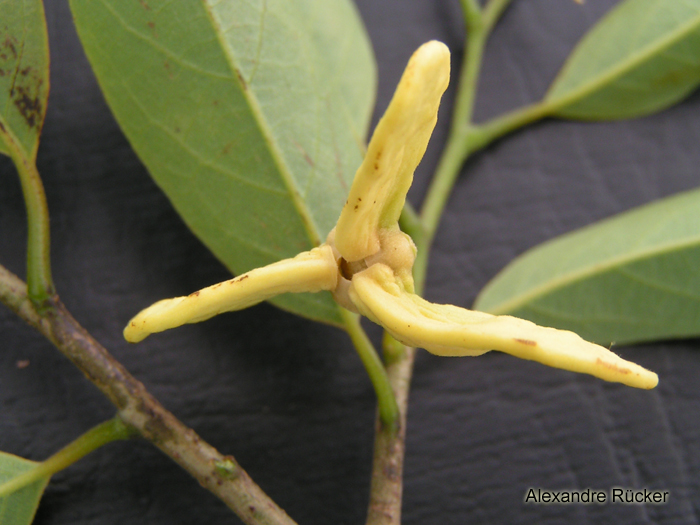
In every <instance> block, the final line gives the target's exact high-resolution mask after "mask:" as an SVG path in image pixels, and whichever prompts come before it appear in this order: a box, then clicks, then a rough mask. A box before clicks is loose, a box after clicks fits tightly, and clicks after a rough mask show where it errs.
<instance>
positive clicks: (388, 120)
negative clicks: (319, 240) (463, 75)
mask: <svg viewBox="0 0 700 525" xmlns="http://www.w3.org/2000/svg"><path fill="white" fill-rule="evenodd" d="M449 80H450V52H449V50H448V49H447V46H445V44H443V43H441V42H437V41H431V42H428V43H426V44H423V45H422V46H421V47H419V48H418V50H417V51H416V52H415V53H414V54H413V56H412V57H411V59H410V60H409V62H408V65H407V66H406V70H405V71H404V74H403V76H402V77H401V81H400V82H399V85H398V87H397V88H396V92H395V93H394V97H393V98H392V100H391V103H390V104H389V107H388V108H387V110H386V113H384V116H383V117H382V119H381V120H380V121H379V124H377V128H376V129H375V130H374V134H373V135H372V140H371V141H370V143H369V146H368V147H367V155H366V156H365V159H364V161H363V163H362V165H361V166H360V168H359V169H358V170H357V173H356V174H355V179H354V181H353V183H352V187H351V188H350V194H349V196H348V200H347V202H346V204H345V207H344V208H343V211H342V213H341V214H340V218H339V219H338V224H337V226H336V234H335V236H336V241H335V243H336V244H335V245H336V248H337V249H338V251H339V252H340V254H341V255H342V256H343V258H344V259H345V260H346V261H348V262H353V261H359V260H361V259H364V258H365V257H369V256H370V255H373V254H375V253H376V252H377V251H378V250H379V248H380V245H379V243H380V241H379V234H378V232H379V230H380V229H384V228H394V227H396V223H397V221H398V219H399V215H401V210H402V209H403V206H404V203H405V201H406V193H408V189H409V188H410V186H411V183H412V182H413V172H414V171H415V169H416V167H417V166H418V163H419V162H420V161H421V159H422V158H423V154H424V153H425V149H426V148H427V146H428V141H429V140H430V135H431V134H432V132H433V128H434V127H435V123H436V122H437V113H438V107H439V106H440V98H441V97H442V94H443V93H444V91H445V89H447V84H448V83H449Z"/></svg>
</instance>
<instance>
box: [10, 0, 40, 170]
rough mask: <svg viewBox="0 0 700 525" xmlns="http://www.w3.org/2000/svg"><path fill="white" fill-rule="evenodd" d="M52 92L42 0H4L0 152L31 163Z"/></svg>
mask: <svg viewBox="0 0 700 525" xmlns="http://www.w3.org/2000/svg"><path fill="white" fill-rule="evenodd" d="M48 96H49V46H48V37H47V34H46V20H45V18H44V5H43V4H42V3H41V0H0V153H2V154H5V155H9V154H10V152H11V151H14V152H16V153H17V154H19V156H20V157H22V158H23V159H25V160H27V161H29V162H33V161H34V159H35V158H36V151H37V148H38V146H39V135H40V134H41V127H42V126H43V125H44V116H45V114H46V102H47V100H48Z"/></svg>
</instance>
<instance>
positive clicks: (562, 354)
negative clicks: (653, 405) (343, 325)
mask: <svg viewBox="0 0 700 525" xmlns="http://www.w3.org/2000/svg"><path fill="white" fill-rule="evenodd" d="M349 294H350V299H351V300H352V301H353V302H354V303H355V305H356V306H357V308H358V310H359V311H360V313H362V314H363V315H365V316H366V317H368V318H370V319H371V320H373V321H374V322H376V323H378V324H381V325H382V326H383V327H384V328H386V330H387V331H389V333H391V334H392V335H393V336H394V337H395V338H396V339H398V340H399V341H401V342H403V343H404V344H407V345H410V346H415V347H421V348H425V349H426V350H428V351H429V352H431V353H434V354H437V355H443V356H475V355H480V354H483V353H485V352H488V351H489V350H500V351H501V352H505V353H508V354H511V355H514V356H516V357H520V358H522V359H528V360H532V361H538V362H540V363H542V364H545V365H548V366H552V367H555V368H563V369H565V370H571V371H573V372H582V373H586V374H591V375H594V376H596V377H599V378H601V379H604V380H606V381H613V382H619V383H624V384H626V385H629V386H633V387H637V388H647V389H648V388H654V387H655V386H656V385H657V383H658V377H657V375H656V374H655V373H653V372H650V371H649V370H646V369H645V368H642V367H641V366H639V365H637V364H635V363H631V362H629V361H625V360H624V359H622V358H620V357H619V356H617V355H616V354H614V353H613V352H611V351H610V350H608V349H606V348H604V347H602V346H599V345H596V344H593V343H589V342H587V341H585V340H583V339H581V338H580V337H579V336H578V335H576V334H575V333H573V332H568V331H563V330H556V329H554V328H545V327H542V326H538V325H536V324H534V323H531V322H530V321H525V320H523V319H517V318H515V317H510V316H494V315H490V314H486V313H482V312H475V311H472V310H466V309H464V308H458V307H456V306H451V305H438V304H433V303H430V302H428V301H426V300H424V299H422V298H420V297H418V296H417V295H415V294H411V293H407V292H406V291H404V290H403V289H402V286H401V285H400V283H397V281H396V280H395V278H394V275H393V272H392V271H391V269H390V268H389V267H388V266H386V265H382V264H375V265H373V266H371V267H369V268H368V269H367V270H365V271H363V272H361V273H358V274H356V275H355V276H354V277H353V279H352V284H351V286H350V290H349Z"/></svg>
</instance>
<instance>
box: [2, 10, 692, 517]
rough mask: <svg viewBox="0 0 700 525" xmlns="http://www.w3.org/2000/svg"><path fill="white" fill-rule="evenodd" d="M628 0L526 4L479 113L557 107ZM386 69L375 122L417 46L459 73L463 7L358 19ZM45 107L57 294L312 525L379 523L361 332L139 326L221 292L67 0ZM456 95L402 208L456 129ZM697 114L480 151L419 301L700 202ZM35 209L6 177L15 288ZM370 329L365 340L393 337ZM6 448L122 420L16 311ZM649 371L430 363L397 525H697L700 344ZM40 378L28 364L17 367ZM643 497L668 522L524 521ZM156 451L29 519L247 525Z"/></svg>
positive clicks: (605, 511) (278, 321) (97, 468)
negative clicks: (523, 257) (619, 224)
mask: <svg viewBox="0 0 700 525" xmlns="http://www.w3.org/2000/svg"><path fill="white" fill-rule="evenodd" d="M616 3H617V2H616V1H615V0H591V1H589V2H587V3H586V4H584V5H578V4H576V3H574V2H573V1H568V0H538V1H536V2H535V1H532V0H514V2H513V5H512V7H511V8H510V9H509V10H508V11H507V12H506V15H505V17H504V19H503V21H502V23H501V24H500V25H499V26H498V28H497V29H496V31H495V32H494V34H493V37H492V39H491V41H490V44H489V46H488V48H487V52H486V57H485V63H484V69H483V75H482V78H481V82H480V85H479V93H478V99H477V109H476V118H477V120H483V119H486V118H489V117H491V116H494V115H497V114H499V113H501V112H503V111H505V110H508V109H512V108H515V107H517V106H519V105H522V104H524V103H527V102H529V101H534V100H536V99H538V98H539V97H541V96H542V95H543V93H544V92H545V90H546V88H547V86H548V84H549V83H550V82H551V80H552V79H553V77H554V76H555V74H556V72H557V70H558V69H559V67H560V66H561V64H562V62H563V61H564V59H565V57H566V55H567V54H568V52H569V51H570V49H571V48H572V47H573V45H574V44H575V43H576V41H577V40H578V39H579V38H580V37H581V35H582V34H583V33H584V32H585V31H586V29H587V28H588V27H589V26H590V25H591V24H593V23H594V22H595V21H596V20H597V19H598V18H599V17H600V16H601V15H602V14H603V13H604V12H606V11H607V10H608V9H609V8H610V7H611V6H613V5H614V4H616ZM358 5H359V8H360V11H361V13H362V16H363V18H364V20H365V23H366V24H367V26H368V30H369V33H370V36H371V38H372V41H373V44H374V46H375V51H376V55H377V59H378V62H379V73H380V82H379V96H378V104H377V108H378V110H377V112H376V114H381V112H382V111H383V109H384V108H385V107H386V105H387V103H388V100H389V98H390V96H391V93H392V91H393V89H394V87H395V84H396V82H397V81H398V78H399V76H400V74H401V71H402V70H403V67H404V65H405V63H406V61H407V60H408V57H409V56H410V54H411V53H412V51H413V50H414V49H415V48H416V47H418V45H420V44H421V43H423V42H425V41H427V40H429V39H432V38H437V39H440V40H442V41H444V42H446V43H447V44H448V45H449V47H450V48H451V49H452V51H453V60H454V69H455V71H456V69H457V67H458V64H459V62H460V60H461V50H462V42H463V38H464V31H463V27H462V23H461V15H460V11H459V2H458V1H457V0H401V1H399V0H386V1H383V2H376V1H375V0H358ZM46 11H47V13H46V14H47V18H48V28H49V36H50V41H51V61H52V63H51V75H52V79H51V83H52V87H51V97H50V103H49V110H48V115H47V118H46V125H45V128H44V133H43V136H42V141H41V147H40V150H39V158H38V166H39V170H40V172H41V173H42V176H43V180H44V184H45V186H46V193H47V196H48V202H49V207H50V210H51V226H52V236H53V238H52V250H53V254H52V255H53V269H54V277H55V281H56V285H57V287H58V290H59V292H60V294H61V297H62V299H63V301H64V302H65V303H66V305H67V306H68V308H69V309H70V310H71V311H72V312H73V314H74V315H75V317H76V318H77V319H78V320H79V321H80V322H81V323H82V324H83V325H84V326H85V327H86V328H87V329H88V330H89V331H90V332H91V333H92V334H93V335H94V336H95V337H96V338H97V339H98V340H100V341H101V342H102V343H103V344H104V345H105V346H106V347H107V348H108V349H110V351H112V352H113V353H114V355H115V356H116V357H117V359H119V360H120V361H121V362H122V363H124V365H125V366H126V367H127V368H128V369H129V370H130V371H131V372H132V373H133V374H134V375H135V376H136V377H137V378H139V379H140V380H142V381H143V382H144V383H145V384H146V386H147V387H148V389H149V390H150V391H151V392H152V393H153V394H154V395H155V396H156V397H157V398H158V399H160V400H161V401H162V402H163V404H164V405H165V406H166V407H167V408H169V409H170V410H172V411H173V412H174V413H175V415H177V416H178V417H180V418H181V419H182V420H183V421H184V422H185V423H186V424H188V425H190V426H192V427H193V428H194V429H195V430H196V431H197V432H199V433H200V434H201V435H202V437H204V438H205V439H206V440H208V441H210V442H211V443H212V444H213V445H215V446H216V447H218V448H219V449H220V450H221V451H222V452H224V453H230V454H233V455H234V456H235V457H236V458H237V459H238V460H239V462H240V463H241V464H242V465H243V466H244V468H246V469H247V470H248V472H249V473H250V474H251V475H252V477H253V478H254V479H255V480H256V481H257V482H258V483H259V484H260V485H261V486H262V487H263V489H264V490H266V491H267V492H268V493H269V494H270V495H271V496H272V497H273V498H274V499H275V500H276V501H277V502H278V503H279V504H280V505H281V506H282V507H283V508H285V509H286V510H287V511H288V513H289V514H290V515H291V516H292V517H293V518H294V519H296V520H297V521H298V522H299V523H300V524H357V523H362V522H363V521H364V516H365V508H366V504H367V498H368V490H369V489H368V487H369V472H370V462H371V454H372V430H373V416H374V394H373V391H372V388H371V386H370V383H369V381H368V379H367V377H366V374H365V373H364V371H363V369H362V367H361V365H360V362H359V359H358V358H357V356H356V355H355V353H354V350H353V348H352V346H351V345H350V344H349V342H348V340H347V339H346V337H345V335H344V334H343V333H341V332H339V331H337V330H336V329H333V328H330V327H326V326H321V325H316V324H314V323H311V322H309V321H306V320H304V319H301V318H298V317H295V316H293V315H291V314H287V313H285V312H282V311H280V310H277V309H276V308H274V307H272V306H269V305H267V304H263V305H259V306H257V307H254V308H251V309H250V310H247V311H244V312H240V313H235V314H227V315H224V316H220V317H218V318H216V319H213V320H211V321H208V322H206V323H204V324H198V325H191V326H188V327H185V328H180V329H178V330H174V331H171V332H167V333H164V334H162V335H160V336H158V337H153V338H150V339H149V340H148V341H146V342H144V343H142V344H140V345H138V346H130V345H128V344H127V343H126V342H124V340H123V339H122V337H121V331H122V328H123V326H124V324H125V323H126V321H127V320H128V319H129V318H130V317H131V316H132V315H133V314H134V313H136V312H137V311H138V310H139V309H141V308H143V307H144V306H146V305H148V304H150V303H151V302H153V301H154V300H157V299H160V298H163V297H171V296H174V295H182V294H183V293H188V292H190V291H193V290H195V289H197V288H200V287H203V286H206V285H209V284H212V283H214V282H217V281H220V280H224V279H226V278H228V277H229V276H228V274H227V272H226V270H225V269H224V268H223V267H222V266H221V265H220V264H219V263H218V262H217V261H216V260H215V259H214V258H213V257H212V256H211V255H210V254H209V253H208V252H207V251H206V250H205V249H204V248H203V246H202V245H201V244H200V243H199V242H198V241H197V240H196V239H195V238H194V237H193V236H192V234H190V232H189V231H188V230H187V229H186V228H185V226H184V225H183V223H182V221H181V220H180V219H179V218H178V216H177V215H176V214H175V213H174V212H173V210H172V209H171V207H170V205H169V203H168V201H167V200H166V198H165V197H164V196H163V195H162V194H161V193H160V191H159V190H158V189H157V187H156V186H155V185H154V184H153V182H151V180H150V179H149V177H148V174H147V173H146V171H145V170H144V168H143V167H142V166H141V164H140V162H139V160H138V159H137V158H136V156H135V155H134V154H133V152H132V151H131V149H130V147H129V145H128V143H127V142H126V140H125V139H124V137H123V136H122V134H121V133H120V131H119V129H118V127H117V125H116V124H115V122H114V120H113V118H112V116H111V115H110V112H109V110H108V108H107V106H106V105H105V103H104V100H103V98H102V96H101V94H100V91H99V89H98V87H97V84H96V82H95V79H94V77H93V75H92V73H91V71H90V67H89V65H88V63H87V61H86V59H85V56H84V54H83V52H82V50H81V47H80V44H79V41H78V39H77V37H76V34H75V30H74V28H73V25H72V21H71V16H70V12H69V9H68V6H67V2H66V1H59V0H51V1H48V2H46ZM453 96H454V85H452V86H451V88H450V90H449V91H448V93H447V95H446V97H445V99H444V101H445V102H444V105H443V109H442V112H441V118H440V121H439V122H438V128H437V130H436V133H435V135H434V137H433V140H432V143H431V145H430V148H429V151H428V153H427V155H426V158H425V160H424V162H423V164H422V165H421V167H420V168H419V170H418V172H417V174H416V182H415V184H414V187H413V189H412V190H411V194H410V199H411V200H412V201H413V202H414V204H418V203H420V201H421V199H422V198H423V195H424V192H425V189H426V186H427V183H428V179H429V176H430V174H431V173H432V171H433V169H434V167H435V164H436V162H437V156H438V153H439V150H440V148H441V146H442V143H443V141H444V138H445V135H446V128H447V124H448V115H449V112H450V110H451V104H452V100H453ZM698 117H700V97H699V96H698V95H697V94H695V95H692V96H691V97H690V98H689V99H688V100H686V101H685V102H683V103H682V104H680V105H679V106H676V107H674V108H672V109H670V110H667V111H664V112H662V113H660V114H658V115H655V116H652V117H647V118H643V119H637V120H633V121H626V122H619V123H601V124H584V123H570V122H560V121H546V122H543V123H540V124H538V125H536V126H534V127H531V128H529V129H527V130H526V131H524V132H520V133H517V134H516V135H513V136H511V137H509V138H507V139H505V140H503V141H501V142H499V143H497V144H495V145H493V146H491V147H490V148H488V149H487V150H486V151H484V152H481V153H479V154H477V155H476V156H475V157H474V158H473V159H471V160H470V161H469V162H467V164H466V165H465V167H464V170H463V173H462V176H461V178H460V179H459V182H458V183H457V186H456V187H455V190H454V194H453V196H452V198H451V200H450V203H449V205H448V208H447V211H446V213H445V216H444V220H443V222H442V226H441V228H440V230H439V233H438V236H437V239H436V242H435V246H434V251H433V258H432V259H431V265H430V270H429V277H428V282H427V292H426V295H427V297H428V299H430V300H433V301H436V302H445V303H453V304H457V305H462V306H469V305H470V304H471V303H472V302H473V300H474V299H475V297H476V294H477V293H478V291H479V290H480V289H481V287H483V286H484V285H485V284H486V282H487V281H488V280H489V279H490V278H491V277H493V276H494V275H495V274H496V273H497V272H498V271H499V269H501V268H502V267H503V266H504V265H505V264H506V263H507V262H508V261H509V260H510V259H511V258H513V257H514V256H515V255H517V254H519V253H521V252H523V251H524V250H526V249H527V248H529V247H531V246H534V245H536V244H538V243H540V242H542V241H544V240H546V239H548V238H550V237H552V236H555V235H558V234H561V233H564V232H567V231H569V230H571V229H574V228H577V227H580V226H583V225H585V224H589V223H591V222H593V221H596V220H598V219H601V218H603V217H607V216H609V215H611V214H614V213H617V212H620V211H623V210H627V209H629V208H631V207H634V206H637V205H640V204H643V203H646V202H649V201H651V200H654V199H657V198H660V197H664V196H666V195H670V194H673V193H675V192H678V191H682V190H685V189H690V188H693V187H695V186H697V185H698V180H700V178H699V177H698V166H699V165H700V150H699V148H698V142H699V141H698V138H699V135H700V133H699V131H700V119H699V118H698ZM24 238H25V216H24V208H23V202H22V198H21V194H20V189H19V184H18V182H17V178H16V174H15V172H14V168H13V167H12V165H11V163H10V161H9V160H8V159H7V158H0V262H1V263H2V264H4V265H6V266H7V267H8V268H9V269H11V270H12V271H14V272H16V273H18V274H20V275H24V250H25V243H24ZM377 333H378V332H377V331H374V332H373V334H375V335H376V334H377ZM0 348H1V350H2V351H1V352H0V403H2V412H1V413H2V416H1V417H0V449H1V450H4V451H7V452H12V453H14V454H18V455H21V456H24V457H27V458H31V459H37V460H38V459H43V458H45V457H47V456H48V455H50V454H51V453H53V452H55V451H56V450H57V449H59V448H60V447H62V446H63V445H65V444H66V443H68V442H69V441H71V440H72V439H74V438H75V437H77V436H78V435H79V434H81V433H82V432H84V431H85V430H87V429H88V428H90V427H91V426H93V425H95V424H97V423H99V422H100V421H102V420H104V419H107V418H109V417H111V416H112V414H113V408H112V407H111V405H109V403H108V402H107V401H106V400H105V399H104V398H103V397H102V396H101V395H100V394H99V393H98V392H97V390H96V389H95V388H94V387H93V386H92V385H91V384H90V383H89V382H88V381H86V380H85V379H84V378H83V376H82V375H81V374H80V373H79V372H78V371H77V370H76V369H75V368H73V366H72V365H71V364H70V363H68V361H67V360H66V359H65V358H64V357H62V356H61V355H60V354H59V353H58V352H57V351H56V350H55V349H54V348H53V347H51V346H50V345H49V344H48V343H47V342H46V341H45V340H44V339H43V338H42V337H41V336H39V335H37V334H36V333H34V332H33V331H32V330H31V329H29V328H27V327H26V326H25V325H23V324H22V323H21V322H20V321H18V320H17V319H16V318H15V317H14V316H13V315H12V314H10V313H9V312H8V311H7V310H6V309H4V308H3V309H0ZM616 350H617V351H618V352H619V353H621V354H622V355H623V356H624V357H626V358H628V359H632V360H634V361H636V362H639V363H640V364H642V365H644V366H646V367H648V368H650V369H652V370H654V371H656V372H658V374H659V377H660V381H661V382H660V385H659V387H658V388H657V389H655V390H653V391H650V392H645V391H640V390H635V389H631V388H627V387H624V386H620V385H617V384H609V383H605V382H603V381H600V380H597V379H595V378H592V377H589V376H583V375H576V374H573V373H569V372H564V371H560V370H554V369H550V368H547V367H544V366H541V365H538V364H534V363H531V362H526V361H521V360H517V359H515V358H512V357H510V356H506V355H503V354H498V353H492V354H487V355H486V356H483V357H480V358H476V359H469V358H464V359H445V358H437V357H433V356H431V355H429V354H427V353H426V352H424V351H420V353H419V356H418V359H417V363H416V373H415V379H414V387H413V390H412V394H411V407H410V412H409V427H408V440H407V445H408V452H407V459H406V473H405V474H406V475H405V479H406V483H405V498H404V500H405V502H404V523H405V524H406V525H415V524H421V525H430V524H441V525H452V524H454V525H465V524H471V523H480V524H481V523H503V524H506V523H508V524H510V523H534V522H537V523H571V524H583V523H602V524H627V523H629V524H639V523H665V524H671V523H673V524H681V523H682V524H689V523H697V522H698V521H699V520H698V517H697V516H698V513H700V504H699V503H698V502H699V501H700V499H699V496H700V494H699V490H698V489H699V487H698V481H699V480H700V415H699V414H700V388H699V386H700V379H699V376H700V354H699V349H698V341H696V340H689V341H682V342H665V343H659V344H654V345H645V346H637V347H634V348H616ZM21 360H29V362H30V364H29V366H28V367H26V368H19V367H18V366H17V362H18V361H21ZM531 486H539V487H545V488H550V489H557V490H558V489H565V488H580V489H583V488H586V487H591V488H596V489H603V490H606V491H607V490H609V489H610V488H611V487H615V486H622V487H626V488H627V487H629V488H632V487H636V488H641V487H650V488H656V489H663V490H669V491H671V499H670V501H669V503H668V504H667V505H661V506H653V505H648V506H624V505H604V506H598V505H589V506H584V505H573V506H541V505H524V504H523V497H524V495H525V493H526V490H527V488H528V487H531ZM237 522H238V521H237V518H235V517H234V516H232V515H231V514H230V513H229V511H228V510H227V509H226V508H225V507H224V505H223V504H221V503H220V502H219V501H218V500H216V499H215V498H214V497H213V496H211V495H209V494H208V493H207V492H206V491H204V490H203V489H201V488H200V487H199V486H198V484H197V483H196V482H195V481H194V480H192V479H191V478H189V477H188V475H187V474H186V473H184V472H183V471H181V470H180V469H179V467H177V466H176V465H175V464H173V463H172V462H171V461H170V460H168V459H167V458H166V457H164V456H163V455H161V454H160V453H159V452H158V451H157V450H156V449H154V448H153V447H151V446H150V445H148V444H147V443H145V442H139V441H135V442H128V443H118V444H112V445H110V446H108V447H106V448H103V449H101V450H99V451H97V452H96V453H94V454H93V455H91V456H89V457H87V458H86V459H84V460H82V461H81V462H79V463H78V464H76V465H74V466H72V467H70V468H69V469H67V470H65V471H63V472H61V473H59V474H57V475H56V476H55V477H54V478H53V480H52V482H51V484H50V485H49V487H48V489H47V490H46V494H45V496H44V499H43V501H42V503H41V506H40V508H39V511H38V514H37V518H36V523H37V524H38V525H63V524H71V525H82V524H100V525H107V524H134V525H140V524H160V523H162V524H166V523H167V524H187V525H204V524H207V525H208V524H213V523H237Z"/></svg>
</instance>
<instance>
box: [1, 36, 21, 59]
mask: <svg viewBox="0 0 700 525" xmlns="http://www.w3.org/2000/svg"><path fill="white" fill-rule="evenodd" d="M17 44H19V42H18V41H17V39H16V38H15V37H13V36H12V35H8V36H6V37H5V40H3V41H2V44H0V49H2V50H3V51H8V52H9V53H10V54H11V55H12V59H13V60H15V59H17V47H16V46H17ZM3 60H7V53H3Z"/></svg>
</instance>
